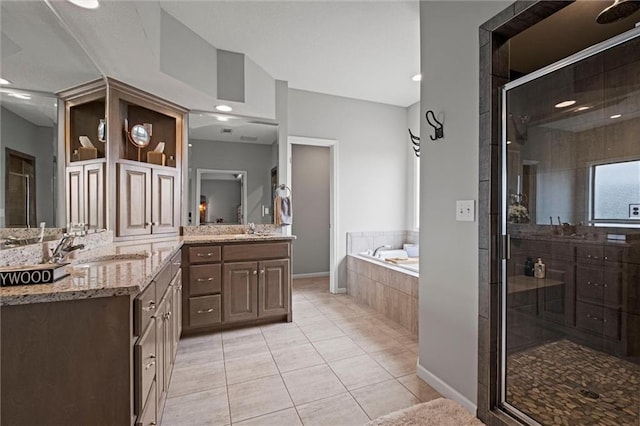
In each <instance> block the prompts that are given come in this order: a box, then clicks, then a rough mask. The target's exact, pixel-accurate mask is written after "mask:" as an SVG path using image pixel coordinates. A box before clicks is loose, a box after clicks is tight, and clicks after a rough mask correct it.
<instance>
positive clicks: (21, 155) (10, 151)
mask: <svg viewBox="0 0 640 426" xmlns="http://www.w3.org/2000/svg"><path fill="white" fill-rule="evenodd" d="M4 150H5V155H4V167H5V171H6V172H5V180H4V182H5V188H4V193H5V194H7V195H8V194H9V176H10V175H11V171H10V170H9V162H10V161H11V157H18V158H21V159H22V160H24V161H27V162H30V163H31V164H32V165H33V217H34V218H35V223H34V224H33V226H34V227H35V226H36V225H37V222H38V210H37V208H38V200H37V192H36V191H37V188H36V186H37V180H36V172H37V170H38V169H37V167H36V157H34V156H33V155H29V154H26V153H24V152H21V151H16V150H15V149H11V148H8V147H5V149H4ZM27 184H28V185H29V186H31V185H30V182H29V180H27ZM30 193H31V188H29V190H28V192H27V194H30ZM7 195H5V199H4V209H5V210H4V211H5V222H6V219H7V217H6V214H7V212H8V211H9V203H10V201H9V197H8V196H7ZM27 204H31V200H29V199H27ZM31 213H32V212H31V208H30V206H28V207H27V216H28V217H27V223H26V224H25V228H31V224H30V223H29V222H30V220H31ZM5 225H6V223H5Z"/></svg>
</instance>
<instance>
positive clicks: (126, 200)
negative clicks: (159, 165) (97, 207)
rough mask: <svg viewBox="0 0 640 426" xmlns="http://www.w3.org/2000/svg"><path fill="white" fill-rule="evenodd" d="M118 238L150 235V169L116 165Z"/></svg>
mask: <svg viewBox="0 0 640 426" xmlns="http://www.w3.org/2000/svg"><path fill="white" fill-rule="evenodd" d="M117 191H118V230H117V232H118V236H130V235H148V234H151V206H150V199H151V169H150V168H148V167H141V166H133V165H130V164H118V190H117Z"/></svg>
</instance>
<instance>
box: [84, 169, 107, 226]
mask: <svg viewBox="0 0 640 426" xmlns="http://www.w3.org/2000/svg"><path fill="white" fill-rule="evenodd" d="M84 208H85V217H84V223H85V224H86V225H87V226H88V227H89V229H104V228H106V224H105V220H104V163H98V164H87V165H85V166H84Z"/></svg>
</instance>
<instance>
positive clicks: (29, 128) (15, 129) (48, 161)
mask: <svg viewBox="0 0 640 426" xmlns="http://www.w3.org/2000/svg"><path fill="white" fill-rule="evenodd" d="M0 120H1V123H0V131H1V134H0V141H1V142H0V170H1V173H0V188H1V189H0V212H1V214H0V227H3V226H4V225H5V213H4V211H5V210H4V206H5V174H6V171H5V161H6V160H5V148H10V149H13V150H15V151H19V152H22V153H25V154H28V155H31V156H33V157H35V158H36V203H37V204H36V222H37V224H39V223H40V222H45V223H46V226H47V227H53V226H55V224H54V221H53V217H54V205H53V195H54V187H53V186H54V183H53V182H54V181H53V176H54V170H53V157H54V131H53V128H52V127H42V126H36V125H35V124H33V123H31V122H30V121H27V120H25V119H24V118H22V117H20V116H19V115H16V114H14V113H13V112H11V111H9V110H7V109H6V108H2V111H0ZM60 184H61V185H63V186H64V182H62V183H60Z"/></svg>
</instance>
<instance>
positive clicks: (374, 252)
mask: <svg viewBox="0 0 640 426" xmlns="http://www.w3.org/2000/svg"><path fill="white" fill-rule="evenodd" d="M383 248H384V249H390V248H391V246H390V245H388V244H383V245H381V246H380V247H376V249H375V250H374V251H373V254H372V255H371V256H373V257H375V256H376V255H377V254H378V251H379V250H380V249H383Z"/></svg>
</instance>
